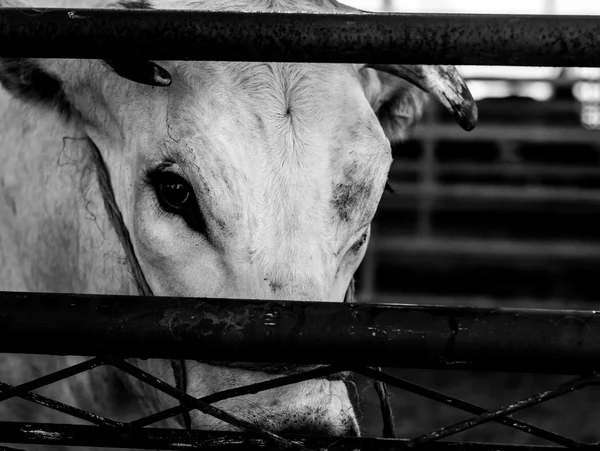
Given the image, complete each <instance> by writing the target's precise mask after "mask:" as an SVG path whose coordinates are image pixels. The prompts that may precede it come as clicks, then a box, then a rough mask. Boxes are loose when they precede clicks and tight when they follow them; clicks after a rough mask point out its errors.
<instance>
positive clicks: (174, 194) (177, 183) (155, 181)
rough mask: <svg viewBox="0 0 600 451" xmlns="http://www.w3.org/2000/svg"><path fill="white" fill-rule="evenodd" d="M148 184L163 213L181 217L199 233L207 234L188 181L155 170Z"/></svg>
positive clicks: (178, 176) (166, 172) (151, 173)
mask: <svg viewBox="0 0 600 451" xmlns="http://www.w3.org/2000/svg"><path fill="white" fill-rule="evenodd" d="M148 182H149V184H150V185H151V186H152V188H153V189H154V194H155V196H156V200H157V201H158V204H159V206H160V208H161V209H162V210H163V211H165V212H167V213H170V214H173V215H177V216H179V217H181V218H182V219H183V220H184V221H185V222H186V223H187V225H188V226H189V227H190V228H192V229H193V230H196V231H197V232H200V233H205V232H206V225H205V222H204V218H203V217H202V213H201V212H200V207H199V206H198V201H197V199H196V196H195V194H194V190H193V188H192V186H191V185H190V184H189V182H188V181H187V180H185V179H184V178H183V177H182V176H180V175H178V174H176V173H174V172H171V171H164V170H155V171H151V172H149V173H148Z"/></svg>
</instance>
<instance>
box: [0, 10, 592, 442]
mask: <svg viewBox="0 0 600 451" xmlns="http://www.w3.org/2000/svg"><path fill="white" fill-rule="evenodd" d="M599 32H600V20H598V19H596V18H593V17H586V18H583V17H576V18H574V17H560V16H553V17H549V16H535V17H533V16H531V17H526V16H520V17H516V16H466V15H464V16H461V15H401V14H385V15H384V14H369V15H358V14H323V15H321V14H301V13H231V12H226V13H225V12H224V13H208V12H181V11H103V10H72V9H69V10H50V9H18V8H15V9H3V10H0V56H2V57H24V56H29V57H33V56H35V57H58V58H67V57H70V58H115V57H119V58H122V57H126V58H134V59H171V60H173V59H197V60H199V59H202V60H246V61H247V60H259V61H260V60H266V61H304V62H362V63H385V62H393V63H436V64H441V63H452V64H528V65H552V66H600V56H599V55H600V54H599V53H598V52H597V48H598V44H599V43H600V33H599ZM165 317H168V318H169V321H168V322H165V321H162V319H164V318H165ZM209 317H210V318H211V319H210V321H209V320H207V318H209ZM267 319H268V321H267ZM232 326H233V327H232ZM208 332H212V333H208ZM599 332H600V318H599V316H598V314H597V312H581V311H528V310H502V309H473V308H448V307H417V306H400V305H385V306H382V305H379V306H368V305H358V304H355V305H346V304H344V305H341V304H333V303H306V302H303V303H300V302H298V303H290V302H272V301H255V300H254V301H252V300H248V301H239V300H235V301H234V300H224V299H202V300H199V299H173V298H161V297H153V298H144V297H124V296H83V295H62V294H27V293H9V292H3V293H0V352H6V353H45V354H50V355H83V356H97V357H94V358H92V359H91V360H88V361H87V362H84V363H82V364H78V365H75V366H73V367H71V368H67V369H63V370H60V371H57V372H55V373H52V374H49V375H45V376H43V377H40V378H38V379H35V380H33V381H29V382H26V383H24V384H22V385H19V386H9V385H8V384H2V385H1V386H0V390H1V391H0V402H2V401H6V400H8V399H11V398H15V397H19V398H23V399H26V400H28V401H31V402H34V403H37V404H40V405H43V406H46V407H49V408H52V409H55V410H58V411H61V412H63V413H66V414H69V415H72V416H74V417H76V418H78V419H81V420H85V421H87V422H89V423H91V424H93V425H95V426H82V425H56V424H31V423H13V422H0V442H2V443H10V444H43V445H55V444H60V445H67V446H68V445H73V446H97V447H127V448H146V449H188V448H190V447H200V448H211V449H233V448H236V449H239V447H240V446H241V447H243V448H244V449H265V448H268V449H307V448H308V449H316V448H319V449H321V448H327V449H330V448H331V449H365V450H366V449H400V448H414V447H425V448H428V449H442V448H444V449H446V448H458V447H460V449H473V448H476V449H478V450H485V449H490V450H512V449H515V448H523V447H519V446H514V445H502V444H481V443H478V444H474V443H459V442H448V441H442V439H445V438H447V437H451V436H453V435H455V434H457V433H459V432H461V431H464V430H467V429H470V428H473V427H476V426H479V425H482V424H485V423H489V422H497V423H500V424H503V425H505V426H507V427H511V428H516V429H518V430H520V431H523V432H526V433H528V434H532V435H534V436H537V437H540V438H543V439H545V440H547V441H548V442H550V443H552V444H553V446H527V447H526V448H528V449H537V448H540V449H544V450H545V449H554V448H565V447H567V448H586V447H594V448H596V447H598V445H597V444H588V443H582V442H579V441H576V440H573V439H571V438H568V437H565V436H561V435H559V434H556V433H553V432H551V431H547V430H544V429H542V428H539V427H537V426H534V425H531V424H527V423H525V422H523V421H520V420H517V419H514V418H512V417H511V414H513V413H515V412H518V411H521V410H523V409H525V408H528V407H531V406H534V405H538V404H540V403H543V402H546V401H548V400H551V399H553V398H556V397H559V396H562V395H564V394H567V393H570V392H573V391H575V390H580V389H583V388H585V387H588V386H590V385H596V384H597V383H598V381H599V380H600V375H598V374H597V373H596V372H595V370H596V369H597V368H598V367H599V366H600V342H599V341H598V340H597V337H598V336H599V335H598V334H599ZM199 349H201V350H202V356H201V358H202V359H203V360H218V361H239V360H240V359H243V360H244V361H249V360H254V361H263V362H264V361H267V362H274V361H285V362H290V363H310V364H320V365H324V366H320V367H318V368H317V369H314V370H311V371H308V372H306V373H303V374H299V375H294V376H284V377H281V378H279V379H275V380H272V381H269V382H263V383H259V384H253V385H250V386H245V387H240V388H236V389H232V390H226V391H223V392H219V393H214V394H211V395H209V396H206V397H204V398H200V399H196V398H193V397H191V396H189V395H187V394H185V393H184V392H182V391H180V390H178V389H177V388H174V387H172V386H170V385H169V384H167V383H165V382H163V381H160V380H158V379H156V378H155V377H153V376H151V375H150V374H148V373H145V372H143V371H141V370H140V369H138V368H137V367H135V366H133V365H131V364H129V363H128V362H126V361H125V359H126V358H130V357H131V358H133V357H138V358H173V359H186V358H191V359H198V358H199V355H198V350H199ZM349 350H350V351H351V354H350V353H349V352H347V351H349ZM347 356H351V358H349V357H347ZM102 365H110V366H113V367H115V368H118V369H119V370H121V371H124V372H126V373H129V374H130V375H132V376H134V377H136V378H138V379H140V380H141V381H143V382H145V383H147V384H149V385H151V386H153V387H155V388H156V389H158V390H160V391H163V392H164V393H166V394H168V395H170V396H172V397H173V398H175V399H177V400H178V401H179V402H180V403H181V406H179V407H175V408H172V409H169V410H166V411H163V412H157V413H155V414H153V415H151V416H148V417H145V418H140V419H137V420H135V421H132V422H130V423H119V422H115V421H113V420H111V419H108V418H102V417H100V416H97V415H94V414H91V413H89V412H84V411H82V410H79V409H76V408H74V407H72V406H67V405H65V404H61V403H59V402H57V401H53V400H50V399H47V398H45V397H43V396H41V395H38V394H35V393H33V392H32V391H33V390H36V389H38V388H40V387H43V386H46V385H48V384H51V383H53V382H56V381H58V380H61V379H64V378H66V377H70V376H73V375H75V374H79V373H81V372H84V371H88V370H90V369H92V368H95V367H98V366H102ZM379 366H387V367H400V366H401V367H421V368H444V369H470V370H487V371H515V372H548V373H557V374H571V375H576V377H575V378H574V379H573V380H571V381H570V382H567V383H564V384H561V385H559V386H557V387H555V388H554V389H551V390H545V391H542V392H539V393H535V394H532V395H531V396H529V397H527V398H524V399H521V400H517V401H515V402H514V403H510V404H508V405H505V406H501V407H499V408H497V409H491V410H488V409H484V408H482V407H480V406H477V405H474V404H471V403H468V402H466V401H463V400H460V399H456V398H454V397H451V396H448V395H445V394H442V393H439V392H437V391H434V390H431V389H429V388H427V387H424V386H420V385H418V384H414V383H412V382H409V381H406V380H403V379H400V378H397V377H393V376H390V375H387V374H385V373H383V372H381V371H380V370H378V369H377V368H373V367H379ZM341 371H352V372H355V373H357V374H362V375H365V376H367V377H370V378H373V379H375V380H378V381H382V382H384V383H386V384H389V385H393V386H396V387H399V388H401V389H403V390H407V391H410V392H413V393H416V394H419V395H421V396H423V397H426V398H429V399H432V400H435V401H438V402H440V403H444V404H446V405H449V406H452V407H455V408H458V409H461V410H464V411H466V412H469V413H471V414H473V416H472V417H471V418H469V419H467V420H464V421H461V422H458V423H455V424H451V425H448V426H446V427H443V428H439V429H437V430H434V431H431V432H430V433H427V434H423V435H420V436H416V437H412V438H409V439H394V440H391V439H367V438H352V437H346V438H340V437H308V436H286V437H279V436H277V435H275V434H273V433H270V432H268V431H266V430H263V429H260V428H257V427H256V426H254V425H252V424H250V423H248V422H245V421H243V420H241V419H239V418H236V417H234V416H232V415H231V414H228V413H227V412H224V411H222V410H220V409H218V408H216V407H213V406H212V404H213V403H215V402H217V401H220V400H224V399H228V398H231V397H235V396H241V395H244V394H249V393H257V392H260V391H264V390H268V389H270V388H274V387H280V386H283V385H287V384H290V383H295V382H299V381H302V380H308V379H310V378H314V377H325V376H327V375H332V374H336V373H339V372H341ZM382 387H383V389H384V388H385V387H384V386H382ZM388 407H389V406H388ZM194 409H197V410H199V411H201V412H203V413H206V414H208V415H212V416H215V417H217V418H219V419H221V420H223V421H225V422H227V423H230V424H233V425H235V426H237V427H239V428H240V429H242V430H245V431H246V432H249V433H250V434H245V433H224V432H212V431H182V430H165V429H145V428H143V426H147V425H151V424H154V423H156V422H157V421H160V420H162V419H165V418H169V417H172V416H175V415H179V414H181V413H182V412H184V411H191V410H194ZM384 411H385V406H384ZM388 420H389V419H388ZM388 426H389V425H388ZM99 431H100V432H101V433H99ZM386 435H387V436H391V435H393V434H392V433H391V432H390V430H389V428H388V430H387V432H386ZM0 449H1V450H12V449H14V448H7V447H2V446H0Z"/></svg>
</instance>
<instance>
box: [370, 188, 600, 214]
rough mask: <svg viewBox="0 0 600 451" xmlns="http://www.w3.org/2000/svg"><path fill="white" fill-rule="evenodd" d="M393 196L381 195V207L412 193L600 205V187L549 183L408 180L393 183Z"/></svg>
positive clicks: (424, 196) (442, 198)
mask: <svg viewBox="0 0 600 451" xmlns="http://www.w3.org/2000/svg"><path fill="white" fill-rule="evenodd" d="M392 186H393V189H394V196H398V197H397V198H396V199H394V197H387V198H384V199H382V203H381V207H383V208H390V207H392V208H393V206H394V203H395V202H397V200H399V199H400V198H402V197H404V198H406V197H409V196H410V197H412V198H415V199H428V200H433V201H438V202H440V204H443V201H445V200H486V201H498V202H499V201H513V202H517V203H519V202H531V201H535V202H573V203H575V202H577V204H578V206H581V204H582V203H585V204H590V205H597V204H598V203H600V190H597V189H580V188H556V187H550V186H547V187H546V186H539V185H538V186H524V187H515V186H501V185H500V186H499V185H490V184H489V183H488V184H486V185H484V184H482V183H472V184H467V183H461V184H457V185H449V184H441V183H440V184H437V185H430V186H427V185H417V184H409V183H394V184H393V185H392Z"/></svg>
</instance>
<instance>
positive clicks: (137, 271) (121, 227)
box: [89, 140, 192, 429]
mask: <svg viewBox="0 0 600 451" xmlns="http://www.w3.org/2000/svg"><path fill="white" fill-rule="evenodd" d="M89 142H90V146H91V148H92V161H93V162H94V165H95V167H96V175H97V177H98V185H99V187H100V192H101V193H102V200H103V201H104V209H105V210H106V213H107V214H108V219H109V220H110V223H111V225H112V226H113V228H114V230H115V232H116V233H117V236H118V237H119V241H120V242H121V246H122V247H123V251H124V252H125V258H126V259H127V262H128V263H129V268H130V269H131V272H132V274H133V279H134V281H135V285H136V287H137V291H138V293H139V294H140V295H142V296H153V295H154V294H153V293H152V289H151V288H150V285H148V281H147V280H146V276H145V275H144V271H142V267H141V266H140V262H139V260H138V258H137V256H136V255H135V249H134V248H133V242H132V241H131V235H130V233H129V230H128V229H127V226H126V225H125V221H124V220H123V215H122V214H121V210H120V209H119V206H118V205H117V201H116V199H115V193H114V190H113V187H112V182H111V179H110V173H109V172H108V168H107V167H106V163H105V162H104V158H102V154H101V153H100V149H98V147H97V146H96V145H95V144H94V143H93V142H92V141H91V140H89ZM171 368H172V370H173V376H174V378H175V385H176V387H177V389H179V390H181V391H182V392H183V393H186V391H187V375H186V369H185V361H184V360H171ZM182 417H183V425H184V427H185V428H186V429H191V428H192V420H191V418H190V414H189V412H188V411H187V410H186V411H184V412H183V413H182Z"/></svg>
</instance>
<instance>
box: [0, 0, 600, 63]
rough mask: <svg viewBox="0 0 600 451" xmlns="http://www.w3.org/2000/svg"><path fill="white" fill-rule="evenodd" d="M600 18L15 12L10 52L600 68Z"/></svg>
mask: <svg viewBox="0 0 600 451" xmlns="http://www.w3.org/2000/svg"><path fill="white" fill-rule="evenodd" d="M599 47H600V20H598V18H597V17H594V16H548V15H540V16H533V15H530V16H526V15H466V14H348V13H339V14H313V13H273V12H244V13H242V12H207V11H176V10H168V11H166V10H154V11H152V10H148V11H140V10H136V11H132V10H130V11H125V10H98V9H96V10H94V9H50V8H36V9H32V8H27V9H24V8H7V9H2V10H1V13H0V56H2V57H16V58H18V57H40V58H98V59H123V60H135V59H141V60H144V59H146V60H215V61H223V60H226V61H275V62H277V61H279V62H284V61H288V62H331V63H342V62H353V63H379V64H479V65H528V66H563V67H568V66H594V67H600V52H598V51H597V49H598V48H599Z"/></svg>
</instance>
